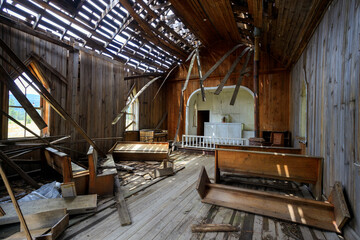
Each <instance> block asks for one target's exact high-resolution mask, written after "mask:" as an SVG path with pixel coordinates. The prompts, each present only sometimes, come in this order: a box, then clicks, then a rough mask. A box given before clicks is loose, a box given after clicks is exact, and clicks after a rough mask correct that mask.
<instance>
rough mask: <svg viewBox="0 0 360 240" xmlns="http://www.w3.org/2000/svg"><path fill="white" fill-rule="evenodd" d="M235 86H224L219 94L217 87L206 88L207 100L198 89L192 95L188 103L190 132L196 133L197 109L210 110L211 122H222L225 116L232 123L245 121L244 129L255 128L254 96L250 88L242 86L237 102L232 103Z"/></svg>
mask: <svg viewBox="0 0 360 240" xmlns="http://www.w3.org/2000/svg"><path fill="white" fill-rule="evenodd" d="M233 91H234V88H233V87H232V88H224V89H223V90H222V92H221V93H220V94H219V95H215V94H214V92H215V89H210V90H205V92H206V101H205V102H203V101H202V99H201V93H200V91H198V92H197V93H195V94H194V95H192V96H191V98H190V100H189V105H188V116H186V117H187V121H188V126H187V127H188V134H189V135H196V130H197V111H198V110H209V111H210V122H222V118H223V117H224V116H225V117H226V118H227V119H228V121H227V122H231V123H244V130H254V97H253V95H252V94H251V93H250V92H249V90H247V89H245V88H243V87H241V88H240V90H239V93H238V96H237V98H236V101H235V104H234V105H233V106H231V105H230V100H231V97H232V94H233Z"/></svg>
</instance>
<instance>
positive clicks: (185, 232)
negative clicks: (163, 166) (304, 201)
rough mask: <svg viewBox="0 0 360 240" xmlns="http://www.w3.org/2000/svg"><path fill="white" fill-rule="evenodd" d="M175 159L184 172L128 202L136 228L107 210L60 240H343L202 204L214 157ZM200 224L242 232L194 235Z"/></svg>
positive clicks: (177, 154)
mask: <svg viewBox="0 0 360 240" xmlns="http://www.w3.org/2000/svg"><path fill="white" fill-rule="evenodd" d="M170 158H171V159H172V160H173V161H174V162H175V166H176V165H177V164H181V165H184V166H185V169H184V170H182V171H180V172H178V173H176V174H175V175H174V176H171V177H168V178H165V179H164V180H163V181H159V182H157V183H156V184H154V185H152V186H150V187H148V188H146V189H144V190H143V191H141V192H138V193H137V194H135V195H132V196H131V197H129V198H127V199H126V203H127V205H128V208H129V212H130V214H131V218H132V222H133V223H132V225H129V226H125V227H119V225H120V222H119V217H118V213H117V210H116V209H115V208H106V209H105V210H103V211H101V212H99V213H98V214H96V215H93V216H91V217H90V218H88V219H87V220H86V221H81V222H79V223H77V224H75V225H73V226H71V227H69V228H68V229H67V230H66V231H65V233H64V234H63V235H62V236H60V238H59V239H132V240H133V239H136V240H138V239H146V240H150V239H170V240H171V239H211V238H212V239H223V238H225V239H226V238H227V239H252V238H254V239H290V240H294V239H306V240H312V239H314V240H317V239H323V240H326V239H328V240H334V239H339V237H338V236H337V234H335V233H333V232H327V231H322V230H317V229H314V228H311V227H307V226H302V225H298V224H293V223H289V222H284V221H281V220H278V219H274V218H268V217H263V216H260V215H255V214H251V213H245V212H242V211H238V210H233V209H228V208H224V207H218V206H214V205H210V204H204V203H201V199H200V197H199V195H198V194H197V192H196V191H195V187H196V181H197V178H198V175H199V172H200V166H201V165H205V167H206V170H207V171H208V172H210V173H212V172H213V169H214V157H213V156H209V155H205V156H203V155H202V154H189V153H186V152H179V151H175V152H173V153H172V154H171V155H170ZM211 177H212V176H210V178H211ZM127 187H128V186H125V188H127ZM260 189H261V190H266V191H272V192H274V191H273V189H269V190H268V189H266V188H260ZM127 190H129V189H127ZM305 190H306V189H305ZM305 190H304V192H305ZM306 191H307V190H306ZM291 193H292V192H291ZM291 193H290V192H282V194H291ZM297 194H300V195H299V196H301V197H303V195H302V194H303V193H302V192H300V193H297ZM309 196H310V195H309ZM104 204H105V205H106V204H108V203H104ZM102 205H103V204H99V206H98V209H100V208H102ZM199 223H214V224H231V225H233V226H236V227H238V229H239V231H238V232H230V233H224V232H219V233H192V232H191V226H192V225H193V224H199Z"/></svg>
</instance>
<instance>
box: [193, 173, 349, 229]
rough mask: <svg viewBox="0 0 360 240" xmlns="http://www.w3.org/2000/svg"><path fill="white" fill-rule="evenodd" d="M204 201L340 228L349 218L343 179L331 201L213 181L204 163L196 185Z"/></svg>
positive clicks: (331, 195) (318, 225)
mask: <svg viewBox="0 0 360 240" xmlns="http://www.w3.org/2000/svg"><path fill="white" fill-rule="evenodd" d="M196 189H197V191H198V193H199V195H200V197H201V199H202V200H201V201H202V202H204V203H209V204H214V205H218V206H222V207H228V208H232V209H236V210H241V211H246V212H251V213H255V214H259V215H263V216H268V217H275V218H278V219H282V220H286V221H290V222H295V223H298V224H303V225H308V226H312V227H316V228H321V229H325V230H328V231H334V232H340V230H341V228H342V227H343V226H344V224H345V223H346V222H347V221H348V219H349V218H350V214H349V211H348V209H347V206H346V202H345V199H344V195H343V192H342V187H341V185H340V183H336V184H335V185H334V188H333V191H332V192H331V194H330V196H329V202H327V201H326V202H322V201H315V200H311V199H304V198H299V197H292V196H284V195H280V194H275V193H268V192H263V191H258V190H251V189H245V188H237V187H233V186H227V185H222V184H214V183H211V182H210V180H209V177H208V175H207V173H206V170H205V168H204V167H202V169H201V172H200V176H199V179H198V182H197V187H196Z"/></svg>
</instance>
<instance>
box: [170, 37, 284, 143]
mask: <svg viewBox="0 0 360 240" xmlns="http://www.w3.org/2000/svg"><path fill="white" fill-rule="evenodd" d="M232 47H233V46H230V45H229V44H227V43H221V44H218V45H216V46H214V47H213V48H211V52H208V51H206V49H202V48H200V59H201V68H202V73H203V74H205V73H206V72H207V71H208V70H209V69H210V68H211V67H212V66H213V65H214V64H215V63H216V62H217V61H218V60H219V59H220V58H221V57H222V56H223V55H224V54H225V53H226V52H227V51H228V50H229V49H231V48H232ZM241 51H242V49H239V50H237V51H235V52H234V53H232V54H231V55H230V56H229V57H228V58H227V59H226V60H225V61H224V62H223V63H222V64H221V65H220V66H219V67H218V68H217V69H216V70H215V71H214V72H213V73H212V74H211V75H210V76H209V77H208V79H206V80H205V82H204V86H205V87H216V86H217V85H218V84H219V83H220V82H221V80H222V78H223V77H224V76H225V75H226V73H227V72H228V70H229V68H230V66H231V64H232V63H233V61H234V60H235V59H236V57H237V56H239V55H240V53H241ZM244 59H245V56H244V57H243V58H242V61H241V62H240V64H239V65H238V66H237V67H236V69H235V71H234V73H233V74H232V75H231V76H230V78H229V80H228V81H227V83H226V86H230V85H235V84H236V82H237V76H238V73H239V71H240V69H241V67H242V64H243V62H244V61H245V60H244ZM252 59H253V58H251V60H250V62H249V65H248V66H249V67H250V68H251V72H250V73H249V76H248V77H245V78H244V79H243V81H242V84H241V85H242V86H245V87H247V88H249V89H250V90H252V91H253V77H252V76H253V73H252V65H253V64H252ZM188 65H189V63H186V64H182V65H180V66H179V69H178V70H177V71H176V72H175V74H173V75H172V76H171V78H170V79H169V80H168V82H167V84H166V94H167V95H166V102H167V111H168V113H169V115H168V122H167V128H168V131H169V139H174V137H175V132H176V127H177V121H178V114H179V106H180V96H181V89H182V86H183V84H184V83H185V79H186V75H187V72H188ZM199 88H200V83H199V78H198V70H197V65H196V64H194V68H193V70H192V72H191V75H190V81H189V85H188V87H187V89H186V91H185V93H184V107H183V109H182V120H181V125H180V130H179V135H178V140H181V136H182V135H183V134H185V113H186V103H187V101H188V99H189V96H190V95H191V93H193V92H194V91H195V90H197V89H199ZM259 89H260V90H259V96H260V130H261V131H264V130H270V131H288V130H289V72H288V71H286V70H285V69H283V68H282V67H281V65H279V64H278V63H277V62H276V61H275V60H273V59H272V58H271V57H270V56H269V55H268V54H266V53H265V52H262V53H261V60H260V74H259Z"/></svg>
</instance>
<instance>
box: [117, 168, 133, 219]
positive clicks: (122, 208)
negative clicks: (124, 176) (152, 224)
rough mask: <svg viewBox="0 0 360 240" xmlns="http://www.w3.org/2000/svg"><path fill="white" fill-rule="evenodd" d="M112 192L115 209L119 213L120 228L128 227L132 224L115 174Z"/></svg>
mask: <svg viewBox="0 0 360 240" xmlns="http://www.w3.org/2000/svg"><path fill="white" fill-rule="evenodd" d="M114 192H115V201H116V207H117V210H118V213H119V218H120V223H121V226H127V225H130V224H131V223H132V222H131V218H130V213H129V210H128V208H127V205H126V202H125V198H124V194H123V192H122V190H121V186H120V182H119V177H118V175H117V174H116V175H115V176H114Z"/></svg>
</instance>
